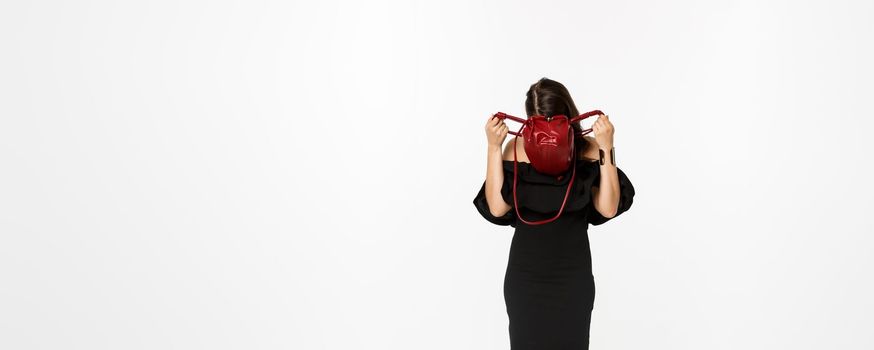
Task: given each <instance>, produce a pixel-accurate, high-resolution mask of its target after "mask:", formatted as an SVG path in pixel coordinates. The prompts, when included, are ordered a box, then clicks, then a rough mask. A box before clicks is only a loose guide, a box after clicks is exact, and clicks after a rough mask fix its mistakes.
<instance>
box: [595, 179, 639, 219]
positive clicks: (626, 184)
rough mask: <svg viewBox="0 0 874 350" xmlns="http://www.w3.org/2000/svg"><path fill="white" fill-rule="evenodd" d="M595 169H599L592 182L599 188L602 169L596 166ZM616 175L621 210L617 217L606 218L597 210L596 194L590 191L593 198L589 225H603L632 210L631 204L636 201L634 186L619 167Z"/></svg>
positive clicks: (619, 209)
mask: <svg viewBox="0 0 874 350" xmlns="http://www.w3.org/2000/svg"><path fill="white" fill-rule="evenodd" d="M594 168H595V169H597V170H596V171H597V172H596V175H595V177H594V181H593V182H592V186H599V184H600V183H601V167H600V166H595V167H594ZM616 173H617V175H619V176H618V177H619V208H618V209H617V211H616V215H614V216H613V217H611V218H605V217H604V216H603V215H601V213H600V212H598V210H597V209H595V201H594V199H595V198H594V195H595V192H594V191H589V193H591V196H592V198H591V201H590V202H591V205H590V206H589V213H588V215H589V223H590V224H592V225H601V224H603V223H605V222H607V221H610V220H611V219H614V218H616V217H617V216H619V214H622V213H624V212H626V211H628V209H630V208H631V203H632V202H633V200H634V186H633V185H632V184H631V180H629V179H628V176H626V175H625V172H623V171H622V169H619V167H617V168H616Z"/></svg>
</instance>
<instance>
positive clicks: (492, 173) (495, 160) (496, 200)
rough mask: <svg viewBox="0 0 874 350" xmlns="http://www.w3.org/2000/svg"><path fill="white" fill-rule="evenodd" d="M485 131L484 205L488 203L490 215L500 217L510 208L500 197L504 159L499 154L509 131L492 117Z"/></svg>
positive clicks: (497, 119)
mask: <svg viewBox="0 0 874 350" xmlns="http://www.w3.org/2000/svg"><path fill="white" fill-rule="evenodd" d="M485 129H486V138H487V141H488V142H487V144H488V148H487V152H488V159H487V163H486V184H485V190H486V191H485V192H486V203H488V205H489V212H490V213H491V214H492V215H494V216H496V217H501V216H504V214H507V212H508V211H510V209H511V208H512V207H511V206H510V205H509V204H507V202H504V198H503V197H501V187H503V185H504V163H503V162H504V158H503V153H502V152H501V145H502V144H503V143H504V139H506V138H507V133H508V131H509V130H510V129H509V128H508V127H507V124H505V123H504V121H503V120H501V119H500V118H495V117H494V115H492V116H491V117H489V119H488V120H487V121H486V126H485ZM507 146H509V144H508V145H507Z"/></svg>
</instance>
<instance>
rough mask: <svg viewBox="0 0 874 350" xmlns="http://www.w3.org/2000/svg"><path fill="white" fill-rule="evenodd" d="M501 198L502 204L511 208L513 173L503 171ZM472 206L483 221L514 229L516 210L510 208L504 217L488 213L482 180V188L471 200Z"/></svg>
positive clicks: (484, 186) (484, 185)
mask: <svg viewBox="0 0 874 350" xmlns="http://www.w3.org/2000/svg"><path fill="white" fill-rule="evenodd" d="M501 197H503V198H504V202H506V203H507V204H509V205H510V206H511V207H512V206H513V173H512V172H507V171H506V170H505V171H504V183H503V185H502V186H501ZM473 205H474V206H476V209H477V211H478V212H479V213H480V215H482V217H483V218H484V219H486V220H487V221H489V222H491V223H493V224H495V225H501V226H507V225H509V226H512V227H516V209H515V208H510V210H509V211H508V212H507V213H506V214H504V216H494V215H492V213H491V212H490V211H489V203H488V202H487V201H486V182H485V180H483V184H482V186H480V189H479V193H477V194H476V197H474V199H473Z"/></svg>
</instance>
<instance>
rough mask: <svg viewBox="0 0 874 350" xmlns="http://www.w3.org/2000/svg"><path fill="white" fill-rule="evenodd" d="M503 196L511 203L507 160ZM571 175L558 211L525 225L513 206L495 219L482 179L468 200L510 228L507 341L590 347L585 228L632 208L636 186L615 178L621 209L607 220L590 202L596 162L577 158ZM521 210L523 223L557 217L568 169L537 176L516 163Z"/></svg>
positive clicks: (591, 290) (518, 349)
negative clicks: (570, 185)
mask: <svg viewBox="0 0 874 350" xmlns="http://www.w3.org/2000/svg"><path fill="white" fill-rule="evenodd" d="M503 167H504V183H503V187H502V188H501V195H502V197H503V198H504V201H506V202H507V203H508V204H510V205H511V206H512V205H513V161H512V160H504V161H503ZM576 169H577V173H576V178H575V179H574V184H573V186H572V188H571V193H570V195H569V196H568V200H567V204H565V208H564V211H562V214H561V216H560V217H559V218H558V219H556V220H555V221H552V222H549V223H546V224H541V225H528V224H525V223H524V222H522V221H521V220H519V219H518V218H517V215H516V210H515V208H514V209H510V211H509V212H507V214H505V215H504V216H501V217H495V216H493V215H492V214H491V213H490V212H489V207H488V204H487V202H486V198H485V181H484V182H483V186H482V187H481V188H480V190H479V193H477V195H476V197H475V198H474V200H473V204H474V205H475V206H476V208H477V210H478V211H479V213H480V215H482V216H483V217H484V218H485V219H486V220H488V221H489V222H491V223H493V224H496V225H504V226H507V225H509V226H512V227H514V228H515V232H514V234H513V241H512V243H511V246H510V256H509V260H508V263H507V271H506V274H505V276H504V302H505V303H506V306H507V315H508V316H509V319H510V326H509V331H510V346H511V348H512V349H514V350H525V349H538V350H548V349H588V348H589V323H590V320H591V314H592V306H593V304H594V301H595V283H594V276H593V275H592V256H591V251H590V250H589V237H588V226H589V224H592V225H601V224H603V223H605V222H607V221H609V220H611V219H613V218H616V217H617V216H619V214H622V213H623V212H625V211H627V210H628V209H629V208H630V207H631V202H632V199H633V197H634V187H633V186H632V185H631V181H630V180H629V179H628V177H627V176H626V175H625V173H624V172H623V171H622V170H621V169H618V168H617V173H618V175H619V187H620V198H619V210H618V211H617V214H616V216H614V217H613V218H610V219H607V218H605V217H603V216H602V215H601V214H600V213H599V212H598V211H597V210H595V207H594V205H592V194H593V192H592V187H593V186H596V187H597V186H599V181H600V170H601V168H600V165H599V164H598V162H590V161H585V160H582V159H578V160H577V164H576ZM518 171H519V179H518V183H517V185H516V189H517V198H518V203H519V211H520V213H521V215H522V217H523V218H525V220H527V221H535V220H543V219H548V218H551V217H553V216H555V213H556V212H557V211H558V209H559V207H561V202H562V199H564V194H565V190H566V189H567V184H568V182H569V181H570V177H571V169H568V171H567V172H566V174H564V175H561V176H560V177H557V176H552V175H547V174H543V173H539V172H537V171H536V170H534V167H532V166H531V164H530V163H526V162H519V163H518Z"/></svg>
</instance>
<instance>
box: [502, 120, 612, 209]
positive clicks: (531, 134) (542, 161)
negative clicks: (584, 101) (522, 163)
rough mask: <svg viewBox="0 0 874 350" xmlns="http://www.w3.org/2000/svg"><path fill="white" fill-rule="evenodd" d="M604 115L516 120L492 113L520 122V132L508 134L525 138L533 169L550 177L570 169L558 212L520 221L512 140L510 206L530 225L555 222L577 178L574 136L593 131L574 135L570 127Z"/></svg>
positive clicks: (514, 152) (587, 130)
mask: <svg viewBox="0 0 874 350" xmlns="http://www.w3.org/2000/svg"><path fill="white" fill-rule="evenodd" d="M600 114H603V113H602V112H601V111H599V110H593V111H589V112H586V113H583V114H580V115H579V116H576V117H573V118H570V119H569V118H568V117H567V116H566V115H554V116H550V117H547V116H543V115H533V116H530V117H528V119H522V118H519V117H514V116H512V115H509V114H506V113H503V112H498V113H496V114H495V116H496V117H498V118H501V119H511V120H515V121H517V122H519V123H522V127H520V128H519V131H517V132H513V131H510V132H509V133H510V134H513V135H516V136H520V135H521V136H522V138H523V139H524V142H525V144H524V146H525V154H526V155H527V156H528V160H529V162H530V164H531V166H532V167H534V170H536V171H538V172H541V173H544V174H549V175H555V176H559V175H561V174H563V173H564V172H565V171H567V169H568V168H571V169H573V170H572V171H571V179H570V181H569V182H568V187H567V190H565V194H564V200H563V201H562V203H561V207H560V208H559V209H558V213H557V214H555V216H554V217H552V218H550V219H545V220H539V221H528V220H525V219H523V218H522V215H521V214H520V213H519V205H518V201H517V199H516V183H517V182H518V179H519V176H518V164H519V160H518V158H517V156H516V149H517V148H516V144H515V143H516V139H515V138H514V139H513V207H514V208H516V216H517V217H518V218H519V220H522V222H524V223H526V224H529V225H541V224H545V223H548V222H552V221H553V220H555V219H558V217H559V216H561V212H562V211H563V210H564V206H565V204H567V198H568V195H569V194H570V190H571V187H572V186H573V184H574V179H575V178H576V173H577V167H576V163H577V156H576V150H575V149H574V145H575V142H574V138H575V137H583V136H585V135H586V134H588V133H590V132H592V128H588V129H584V130H583V131H581V132H577V133H574V129H573V128H572V127H571V124H572V123H574V122H576V121H578V120H582V119H586V118H588V117H591V116H595V115H600Z"/></svg>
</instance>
